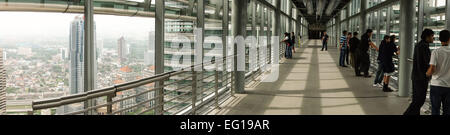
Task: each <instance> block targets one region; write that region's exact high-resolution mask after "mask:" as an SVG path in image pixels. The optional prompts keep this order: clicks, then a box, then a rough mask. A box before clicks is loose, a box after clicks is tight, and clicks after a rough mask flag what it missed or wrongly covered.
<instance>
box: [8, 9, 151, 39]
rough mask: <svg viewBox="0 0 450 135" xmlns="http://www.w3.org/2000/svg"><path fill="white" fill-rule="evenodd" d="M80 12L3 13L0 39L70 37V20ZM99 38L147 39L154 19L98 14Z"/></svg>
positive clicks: (95, 17) (96, 16) (96, 17)
mask: <svg viewBox="0 0 450 135" xmlns="http://www.w3.org/2000/svg"><path fill="white" fill-rule="evenodd" d="M76 16H81V14H69V13H37V12H0V18H2V19H1V21H0V40H7V39H15V38H22V39H23V38H30V37H40V38H55V37H56V38H65V37H67V39H69V31H70V22H71V21H72V20H73V19H74V18H75V17H76ZM94 20H95V22H96V27H97V28H96V29H97V37H98V38H107V37H109V38H115V37H119V36H121V35H125V36H126V37H134V38H136V39H148V33H149V32H150V31H152V30H154V23H155V22H154V19H153V18H142V17H123V16H112V15H95V16H94Z"/></svg>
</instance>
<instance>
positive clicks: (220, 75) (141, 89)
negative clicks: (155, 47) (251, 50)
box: [27, 49, 272, 115]
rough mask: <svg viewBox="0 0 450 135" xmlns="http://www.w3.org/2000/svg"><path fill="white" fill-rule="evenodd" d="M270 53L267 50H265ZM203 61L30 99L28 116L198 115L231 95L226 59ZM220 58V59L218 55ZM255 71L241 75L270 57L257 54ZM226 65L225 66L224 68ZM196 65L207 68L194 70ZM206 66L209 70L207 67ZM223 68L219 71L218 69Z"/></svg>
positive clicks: (248, 76)
mask: <svg viewBox="0 0 450 135" xmlns="http://www.w3.org/2000/svg"><path fill="white" fill-rule="evenodd" d="M268 52H271V49H269V50H268ZM234 57H236V55H233V56H227V57H223V58H222V61H221V62H220V61H218V62H216V61H214V59H213V60H212V61H210V62H205V63H202V64H198V65H192V66H189V67H186V68H183V69H181V70H178V71H172V72H167V73H163V74H159V75H155V76H152V77H148V78H143V79H139V80H135V81H131V82H127V83H123V84H119V85H114V86H111V87H107V88H102V89H98V90H92V91H89V92H84V93H80V94H74V95H69V96H63V97H59V98H53V99H46V100H37V101H33V102H32V105H31V106H32V110H31V111H29V112H28V113H27V114H28V115H33V114H39V112H40V111H42V110H45V112H47V113H48V112H52V113H51V114H50V115H53V114H56V115H133V114H137V115H141V114H144V115H186V114H194V115H195V114H201V113H205V112H207V111H210V110H212V109H215V108H218V107H219V105H220V104H221V103H223V102H224V101H225V100H226V99H228V98H229V97H231V96H233V95H234V93H233V92H234V87H233V86H234V83H235V82H234V80H235V79H233V78H234V77H235V75H234V72H232V71H226V70H225V69H230V68H232V67H231V65H225V63H226V61H227V60H229V59H230V58H234ZM219 59H220V58H219ZM258 59H259V61H258V63H257V65H258V66H257V67H254V68H255V69H256V70H252V71H251V72H248V73H247V74H246V75H245V78H246V79H248V80H253V79H254V78H255V76H258V75H261V74H262V70H263V69H262V68H261V67H263V66H262V65H264V64H270V63H271V61H272V59H271V58H270V57H267V58H265V57H259V56H258ZM225 66H227V67H225ZM197 68H203V69H207V70H206V71H205V70H202V71H196V70H195V69H197ZM208 69H209V70H208ZM218 69H223V70H218Z"/></svg>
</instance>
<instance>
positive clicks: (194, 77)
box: [192, 67, 197, 115]
mask: <svg viewBox="0 0 450 135" xmlns="http://www.w3.org/2000/svg"><path fill="white" fill-rule="evenodd" d="M195 103H197V72H196V71H195V68H194V67H192V114H193V115H195V114H196V111H197V107H196V106H195Z"/></svg>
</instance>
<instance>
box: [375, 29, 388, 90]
mask: <svg viewBox="0 0 450 135" xmlns="http://www.w3.org/2000/svg"><path fill="white" fill-rule="evenodd" d="M389 43H390V39H389V36H387V35H386V36H384V38H383V41H381V44H380V46H379V51H378V58H377V62H378V68H377V72H376V75H375V80H374V81H373V86H374V87H383V85H381V81H383V76H384V72H383V71H384V68H383V62H382V60H383V48H384V46H386V44H389Z"/></svg>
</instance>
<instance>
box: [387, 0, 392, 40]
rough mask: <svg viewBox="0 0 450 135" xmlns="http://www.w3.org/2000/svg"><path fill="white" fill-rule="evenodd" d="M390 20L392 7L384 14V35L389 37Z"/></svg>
mask: <svg viewBox="0 0 450 135" xmlns="http://www.w3.org/2000/svg"><path fill="white" fill-rule="evenodd" d="M391 18H392V7H391V6H389V7H388V10H387V13H386V34H387V35H391Z"/></svg>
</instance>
